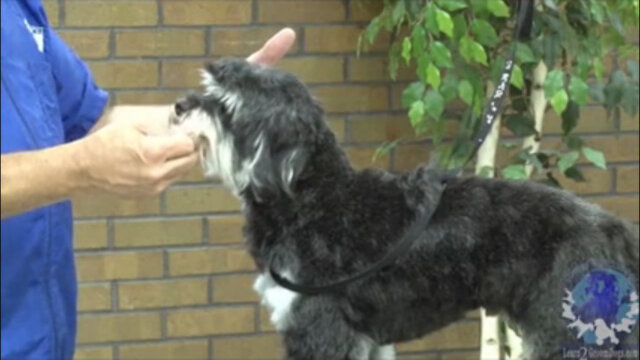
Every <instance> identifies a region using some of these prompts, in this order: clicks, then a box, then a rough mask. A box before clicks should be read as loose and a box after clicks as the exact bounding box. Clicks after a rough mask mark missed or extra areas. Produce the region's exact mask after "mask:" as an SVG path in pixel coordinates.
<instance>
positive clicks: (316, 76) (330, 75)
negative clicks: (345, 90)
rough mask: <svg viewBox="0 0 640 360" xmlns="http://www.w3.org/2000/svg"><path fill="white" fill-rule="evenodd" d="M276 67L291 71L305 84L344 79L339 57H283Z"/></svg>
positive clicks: (341, 62) (341, 61) (342, 63)
mask: <svg viewBox="0 0 640 360" xmlns="http://www.w3.org/2000/svg"><path fill="white" fill-rule="evenodd" d="M278 67H279V68H281V69H283V70H286V71H289V72H291V73H293V74H294V75H296V76H297V77H298V78H300V80H302V81H303V82H305V83H307V84H314V83H334V82H342V81H343V80H344V60H343V59H342V58H341V57H333V56H332V57H297V58H285V59H282V60H281V61H279V62H278Z"/></svg>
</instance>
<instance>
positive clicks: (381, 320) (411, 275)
mask: <svg viewBox="0 0 640 360" xmlns="http://www.w3.org/2000/svg"><path fill="white" fill-rule="evenodd" d="M203 85H204V92H202V93H191V94H189V95H187V96H186V97H184V98H182V99H180V100H178V101H177V102H176V104H175V114H173V116H172V117H171V123H172V127H173V128H175V129H177V131H183V132H185V133H189V134H192V135H193V136H195V137H198V138H199V139H201V141H200V157H201V162H202V166H203V169H204V172H205V175H206V176H208V177H219V178H221V179H222V182H223V183H224V184H225V185H226V186H227V187H229V189H230V190H231V191H233V193H234V194H235V195H236V196H237V197H239V198H240V200H241V201H242V204H243V212H244V216H245V217H246V226H245V229H244V231H245V237H246V241H247V246H248V250H249V252H250V254H251V255H252V257H253V259H254V260H255V263H256V266H257V268H258V270H259V271H260V272H261V275H259V276H258V278H257V280H256V282H255V285H254V288H255V289H256V290H257V291H258V292H259V293H260V294H261V297H262V300H263V304H265V305H267V306H268V307H269V308H270V310H271V321H272V322H273V324H274V325H275V327H276V329H277V330H278V331H279V332H280V333H281V334H282V336H283V341H284V347H285V353H286V358H287V359H290V360H294V359H296V360H316V359H317V360H328V359H336V360H343V359H344V360H347V359H348V360H365V359H393V358H394V356H395V355H394V349H393V346H392V345H391V344H393V343H396V342H401V341H408V340H411V339H416V338H419V337H421V336H423V335H425V334H428V333H430V332H433V331H436V330H438V329H441V328H442V327H444V326H446V325H448V324H450V323H452V322H455V321H456V320H459V319H461V318H463V317H464V315H465V313H467V312H468V311H470V310H474V309H477V308H478V307H484V308H485V309H487V311H488V312H490V313H500V314H503V315H505V316H507V317H508V319H509V321H510V322H512V323H513V324H514V326H515V328H516V329H517V330H518V331H519V333H520V334H521V335H522V336H523V339H524V340H523V341H524V347H525V352H526V358H527V359H556V358H558V357H560V355H559V354H561V353H560V352H559V351H561V350H560V349H561V347H562V346H563V345H566V344H571V343H575V342H576V338H575V336H574V334H573V333H572V332H571V331H572V330H571V329H570V328H568V326H567V325H568V323H567V322H566V320H565V319H563V318H562V299H563V297H565V291H566V279H567V278H568V277H570V276H572V274H573V272H574V270H575V269H576V268H577V267H580V266H588V267H598V266H609V267H615V268H619V269H623V271H625V273H626V274H627V275H628V276H629V277H630V278H632V279H633V280H632V283H633V284H634V285H635V287H636V289H637V287H638V280H637V279H638V233H637V231H636V230H635V228H633V227H632V226H631V225H630V224H628V223H627V222H625V221H623V220H621V219H619V218H617V217H615V216H613V215H611V214H609V213H607V212H605V211H603V210H602V209H600V208H599V207H597V206H595V205H592V204H589V203H587V202H585V201H584V200H582V199H580V198H578V197H576V196H574V195H572V194H570V193H569V192H566V191H563V190H560V189H556V188H553V187H551V186H548V185H545V184H541V183H536V182H533V181H509V180H499V179H486V178H479V177H474V176H469V177H459V178H454V179H450V180H449V181H448V182H447V183H446V185H444V184H443V182H442V181H441V179H442V176H443V172H442V171H440V170H438V169H437V167H433V166H427V165H425V166H420V167H418V168H416V169H415V170H413V171H410V172H408V173H404V174H392V173H390V172H387V171H383V170H377V169H364V170H356V169H354V168H353V167H352V166H351V164H350V163H349V161H348V159H347V157H346V155H345V152H344V151H343V150H342V149H341V148H340V147H339V146H338V143H337V141H336V138H335V136H334V134H333V133H332V131H331V130H330V129H329V127H328V126H327V124H326V122H325V120H324V118H323V110H322V107H321V106H320V104H319V103H318V102H317V101H316V100H314V98H313V97H312V95H311V94H310V92H309V91H308V89H307V88H306V87H305V85H304V84H303V83H302V82H300V81H299V80H298V79H297V78H296V77H295V76H294V75H292V74H289V73H286V72H283V71H280V70H277V69H273V68H267V67H261V66H259V65H255V64H250V63H248V62H246V61H245V60H241V59H230V58H226V59H221V60H218V61H215V62H213V63H210V64H208V65H207V66H206V68H205V70H203ZM438 198H439V199H440V200H439V201H437V199H438ZM425 211H426V212H427V213H430V212H434V213H433V216H432V218H431V220H430V222H429V225H428V226H427V227H426V228H425V229H424V231H423V232H422V234H421V236H420V237H419V238H418V239H417V240H416V241H415V243H414V244H413V246H412V248H411V249H410V251H409V252H408V253H407V254H405V255H404V256H403V257H402V258H401V259H400V260H399V261H397V262H396V263H395V264H394V266H392V267H390V268H387V269H385V270H384V271H381V272H378V273H376V274H374V275H373V276H371V277H368V278H365V279H362V280H359V281H356V282H353V283H350V284H349V285H347V286H346V287H345V288H344V289H342V290H340V291H336V292H332V293H326V294H318V295H315V296H307V295H303V294H299V293H295V292H292V291H289V290H287V289H285V288H282V287H280V286H278V285H277V284H276V283H275V282H274V280H273V279H272V278H271V276H270V275H269V268H270V267H272V268H273V269H274V270H275V271H277V272H278V273H279V274H281V275H282V276H284V277H285V278H287V279H288V280H290V281H292V282H295V283H301V284H315V285H321V284H326V283H329V282H332V281H335V280H337V279H341V278H345V277H346V276H348V275H350V274H353V273H355V272H358V271H361V270H362V269H364V268H366V267H368V266H370V265H371V264H373V263H375V262H376V261H377V260H378V259H380V258H381V257H382V256H383V255H384V254H385V253H386V252H387V251H388V250H389V249H390V248H392V247H393V245H394V244H395V243H396V242H397V241H398V240H399V238H400V237H401V236H402V234H403V231H404V230H405V229H406V228H407V227H409V226H410V224H411V223H412V222H413V221H414V220H415V218H416V216H418V214H422V213H424V212H425ZM635 341H636V342H637V336H636V340H635Z"/></svg>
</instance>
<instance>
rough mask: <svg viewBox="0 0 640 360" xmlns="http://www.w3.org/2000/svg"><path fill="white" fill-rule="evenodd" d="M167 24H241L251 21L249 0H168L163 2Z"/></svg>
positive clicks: (164, 17) (164, 19)
mask: <svg viewBox="0 0 640 360" xmlns="http://www.w3.org/2000/svg"><path fill="white" fill-rule="evenodd" d="M162 14H163V21H164V23H165V24H167V25H241V24H248V23H249V22H251V1H249V0H227V1H210V0H205V1H195V0H170V1H164V2H163V8H162Z"/></svg>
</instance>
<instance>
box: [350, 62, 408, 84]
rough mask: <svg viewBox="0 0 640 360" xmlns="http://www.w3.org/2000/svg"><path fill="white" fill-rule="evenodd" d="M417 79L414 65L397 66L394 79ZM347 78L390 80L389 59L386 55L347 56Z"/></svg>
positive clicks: (352, 79) (356, 79)
mask: <svg viewBox="0 0 640 360" xmlns="http://www.w3.org/2000/svg"><path fill="white" fill-rule="evenodd" d="M415 79H417V76H416V73H415V67H414V66H410V67H407V66H405V65H404V63H403V64H401V65H400V67H399V68H398V73H397V75H396V80H400V81H401V80H415ZM349 80H351V81H390V80H391V77H390V76H389V61H388V57H386V56H367V57H359V58H358V57H350V58H349Z"/></svg>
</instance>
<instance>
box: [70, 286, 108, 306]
mask: <svg viewBox="0 0 640 360" xmlns="http://www.w3.org/2000/svg"><path fill="white" fill-rule="evenodd" d="M109 309H111V286H110V285H109V284H106V283H105V284H80V285H79V286H78V311H99V310H109Z"/></svg>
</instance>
